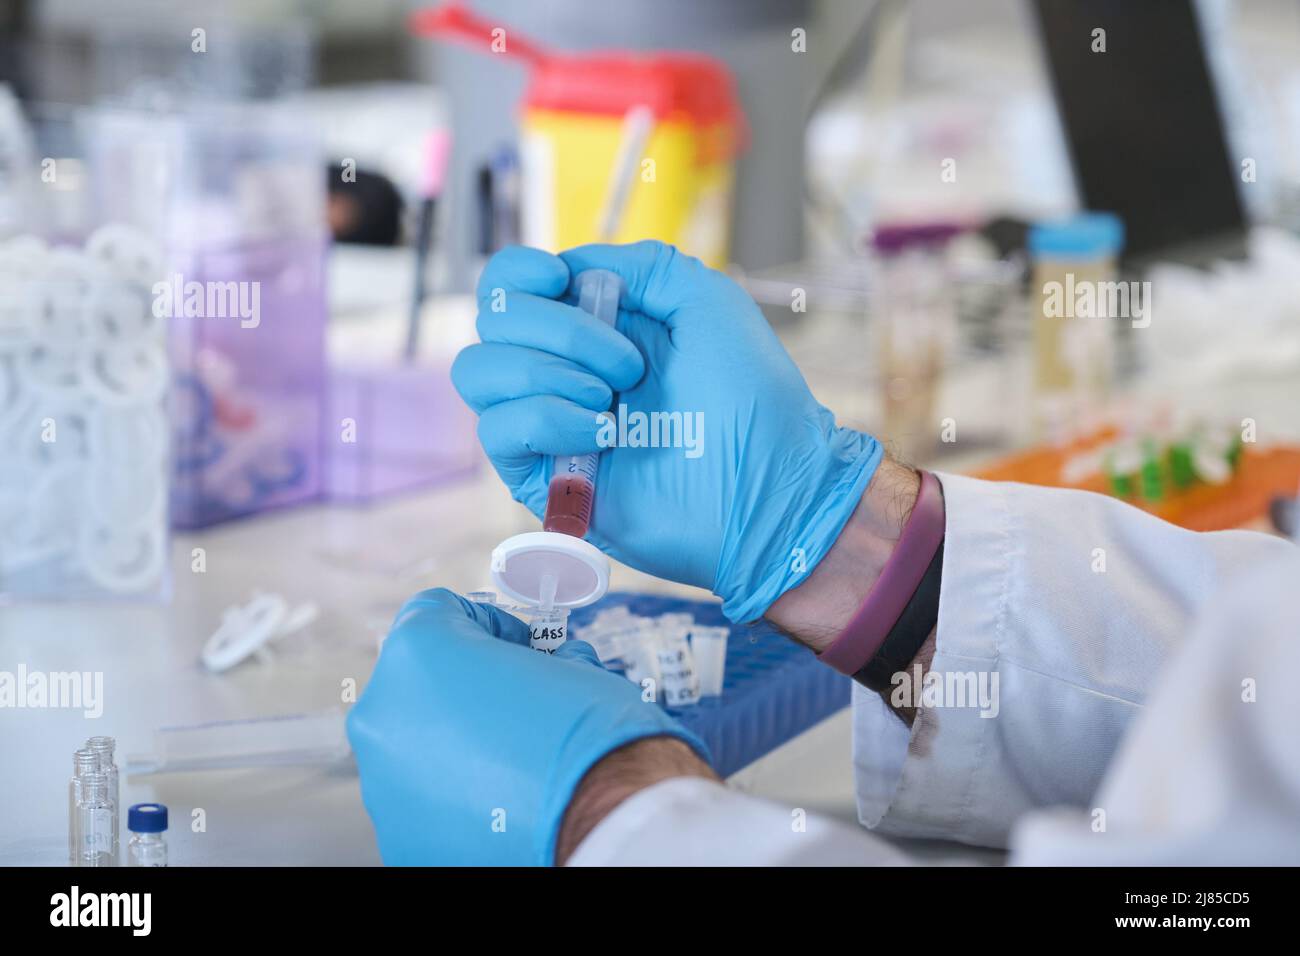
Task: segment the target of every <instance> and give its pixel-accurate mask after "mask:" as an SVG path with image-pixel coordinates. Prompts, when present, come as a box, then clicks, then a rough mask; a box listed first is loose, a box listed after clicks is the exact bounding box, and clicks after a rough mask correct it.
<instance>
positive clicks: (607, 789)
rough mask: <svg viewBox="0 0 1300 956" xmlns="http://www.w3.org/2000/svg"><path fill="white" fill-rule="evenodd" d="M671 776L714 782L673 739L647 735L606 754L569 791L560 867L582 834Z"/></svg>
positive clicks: (700, 763)
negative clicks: (640, 793) (570, 793)
mask: <svg viewBox="0 0 1300 956" xmlns="http://www.w3.org/2000/svg"><path fill="white" fill-rule="evenodd" d="M674 777H702V778H704V779H706V780H717V779H718V776H717V774H715V773H714V772H713V770H712V768H710V767H709V765H708V764H706V763H705V762H704V761H703V760H701V759H700V758H699V757H698V756H696V754H695V751H693V750H692V749H691V748H690V747H689V746H687V745H686V744H685V743H684V742H683V741H681V740H678V739H677V738H675V737H646V738H643V739H641V740H635V741H633V742H632V743H630V744H626V745H624V746H622V747H620V748H618V749H617V750H613V751H611V752H609V753H607V754H606V755H605V756H604V757H602V758H601V759H600V760H599V761H597V762H596V763H595V764H594V765H593V766H592V768H591V769H590V770H588V771H587V773H586V775H585V776H584V777H583V778H582V781H581V782H580V783H579V784H578V789H577V790H575V791H574V792H573V798H572V799H571V800H570V801H569V806H568V809H567V810H565V812H564V819H563V821H561V823H560V835H559V839H558V840H557V841H556V847H555V862H556V864H557V865H559V866H563V865H564V864H565V863H566V862H567V861H568V859H569V857H570V856H572V855H573V851H574V850H576V849H577V848H578V845H579V844H580V843H582V841H583V840H584V839H586V837H587V834H589V833H590V832H591V831H592V830H594V829H595V828H596V825H597V824H599V823H600V822H601V821H602V820H604V819H605V817H607V816H609V814H610V813H611V812H613V810H614V808H615V807H617V806H618V805H619V804H620V803H622V802H623V801H624V800H626V799H627V798H628V797H630V796H632V795H633V794H635V793H637V792H639V791H641V790H644V789H645V788H646V787H650V786H653V785H654V784H656V783H661V782H662V781H664V780H671V779H672V778H674Z"/></svg>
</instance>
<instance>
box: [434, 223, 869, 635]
mask: <svg viewBox="0 0 1300 956" xmlns="http://www.w3.org/2000/svg"><path fill="white" fill-rule="evenodd" d="M587 269H609V270H611V271H613V272H616V273H618V275H619V276H621V277H622V279H623V281H624V283H625V285H626V290H625V292H624V297H623V300H622V303H621V304H622V308H621V309H620V311H619V316H618V331H617V332H615V331H614V330H612V329H610V328H608V327H606V326H604V325H602V324H601V323H600V322H599V321H598V320H596V319H595V318H593V317H591V316H589V315H587V314H585V313H584V312H582V311H581V310H580V309H578V308H576V307H575V306H574V305H572V304H570V303H572V302H573V296H572V290H571V279H572V277H573V276H575V275H577V274H578V273H580V272H583V271H585V270H587ZM478 300H479V316H478V332H479V337H480V338H481V339H482V342H481V343H480V344H478V345H472V346H470V347H469V348H467V349H465V350H464V351H463V352H462V353H461V354H460V356H459V357H458V358H457V360H456V364H455V366H454V367H453V369H452V378H453V380H454V382H455V383H456V387H457V389H459V391H460V393H461V395H462V396H463V397H464V399H465V401H466V402H467V403H468V404H469V405H470V407H471V408H473V409H474V411H475V412H477V413H478V414H479V416H480V418H479V428H478V431H479V438H480V440H481V441H482V443H483V447H484V449H485V450H486V451H487V453H488V456H489V457H490V458H491V459H492V463H493V465H495V466H496V470H497V472H498V473H499V474H500V475H501V478H502V479H503V480H504V481H505V483H506V485H507V486H508V487H509V488H510V492H511V494H512V495H513V496H514V497H515V499H516V500H518V501H521V502H523V503H524V504H525V505H526V506H527V507H528V508H529V509H530V510H531V511H532V512H533V513H534V514H536V515H538V516H539V517H540V516H541V515H542V512H543V511H544V509H545V507H546V490H547V482H548V481H549V479H550V472H551V459H550V456H551V455H555V454H579V453H583V452H590V451H596V450H597V449H598V447H599V446H598V442H597V437H598V422H597V414H596V413H597V412H600V411H603V410H605V409H607V408H608V407H609V404H610V396H611V392H612V391H617V392H618V399H619V402H620V403H622V404H624V405H626V406H627V409H628V413H629V421H631V416H633V415H635V413H637V412H641V413H645V414H647V415H648V414H649V413H652V412H668V413H671V412H681V413H683V414H685V415H690V416H691V417H692V419H694V417H695V413H697V412H698V413H702V414H703V424H704V428H703V444H702V445H701V446H700V448H699V455H698V457H687V454H686V451H687V450H686V449H683V448H647V447H640V448H633V447H619V448H616V449H614V450H611V451H608V452H606V453H605V454H603V455H601V462H600V473H599V476H598V487H597V489H596V510H595V515H594V517H593V520H592V528H591V531H590V532H589V534H588V538H589V539H590V540H591V542H592V543H593V544H595V545H596V546H597V547H599V548H601V549H602V550H603V551H606V552H608V553H609V554H610V555H611V556H612V557H614V558H617V559H618V560H619V561H622V562H624V563H625V564H629V565H631V566H632V567H634V568H638V569H640V570H642V571H646V572H649V573H650V574H654V575H656V576H658V577H663V578H669V579H671V580H674V581H681V582H683V583H686V584H694V585H697V586H699V587H704V588H708V589H709V590H711V591H712V592H713V593H714V594H716V595H718V596H719V597H720V598H722V600H723V611H724V612H725V613H726V615H727V616H728V617H729V618H730V619H731V620H733V621H750V620H753V619H755V618H758V617H761V616H762V615H763V613H764V612H765V611H766V610H767V608H768V607H769V606H770V605H771V604H772V602H773V601H775V600H776V599H777V598H778V597H780V596H781V595H782V594H784V593H785V592H786V591H787V590H789V589H790V588H792V587H794V586H795V585H797V584H798V583H799V582H800V581H802V580H803V578H804V577H806V576H807V575H808V574H809V573H810V572H811V571H812V569H813V568H814V567H815V566H816V565H817V563H818V562H819V561H820V560H821V559H822V557H823V556H824V555H825V554H826V552H827V551H828V550H829V549H830V546H831V545H832V544H833V543H834V542H835V539H836V538H837V537H838V536H839V533H840V530H841V528H843V526H844V524H845V522H846V521H848V519H849V516H850V515H851V514H852V513H853V509H854V507H855V506H856V505H857V503H858V499H859V498H861V496H862V494H863V492H864V491H865V489H866V487H867V483H868V482H869V481H870V480H871V476H872V475H873V474H874V473H875V470H876V467H877V465H879V463H880V459H881V456H882V449H881V446H880V444H879V443H878V442H877V441H876V440H875V439H874V438H872V437H871V436H870V435H866V434H863V433H861V432H857V431H853V430H851V429H848V428H840V427H837V426H836V424H835V416H834V415H833V414H831V412H830V411H829V410H828V409H826V408H824V407H822V406H821V405H819V404H818V403H817V401H816V400H815V399H814V398H813V396H812V393H811V392H810V391H809V390H808V386H807V384H806V383H805V382H804V380H803V376H802V375H800V373H799V369H798V368H796V367H795V364H794V362H792V361H791V359H790V356H789V355H787V354H786V351H785V349H784V348H783V347H782V345H781V343H780V341H779V340H778V339H777V337H776V335H775V333H773V332H772V329H771V327H770V326H769V325H768V324H767V321H766V320H765V319H764V318H763V314H762V313H761V312H760V311H759V309H758V306H757V305H755V304H754V302H753V300H752V299H750V297H749V296H748V295H746V294H745V292H744V290H742V289H741V288H740V287H739V286H738V285H736V284H735V283H734V282H732V281H731V280H730V279H729V278H727V277H726V276H724V275H723V274H722V273H720V272H715V271H714V270H712V269H709V268H707V267H706V266H705V265H704V264H703V263H701V262H700V261H699V260H697V259H693V258H691V257H689V256H686V255H684V254H682V253H680V252H678V251H677V250H675V249H674V248H672V247H671V246H666V245H664V244H662V243H659V242H639V243H636V244H635V245H630V246H583V247H581V248H578V249H573V250H570V251H569V252H565V253H562V254H561V255H560V256H553V255H549V254H548V253H545V252H541V251H540V250H537V249H526V248H518V247H516V248H510V249H506V250H503V251H502V252H500V253H498V254H497V255H496V256H494V257H493V258H492V260H491V261H490V262H489V263H488V264H487V267H486V268H485V269H484V271H483V276H482V278H481V279H480V280H479V287H478Z"/></svg>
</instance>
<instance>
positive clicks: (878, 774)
mask: <svg viewBox="0 0 1300 956" xmlns="http://www.w3.org/2000/svg"><path fill="white" fill-rule="evenodd" d="M941 477H942V481H943V487H944V494H945V499H946V502H947V514H948V518H947V541H946V545H945V553H944V567H943V590H942V593H941V595H940V601H939V624H938V631H937V634H936V640H937V650H936V654H935V658H934V663H933V665H932V670H933V671H934V672H936V673H944V674H946V673H955V672H969V673H978V672H981V671H983V672H985V673H986V675H990V679H988V680H986V685H987V686H991V675H992V674H994V673H996V675H997V681H998V684H997V686H998V695H997V698H996V700H997V708H996V709H997V713H996V716H991V717H989V716H980V714H981V709H980V708H979V707H978V706H977V705H976V706H966V707H936V708H930V709H923V710H922V711H921V712H920V714H919V715H918V718H917V720H916V723H915V726H914V727H913V728H911V729H909V728H908V727H907V726H906V725H904V724H903V723H902V722H901V721H900V720H899V719H898V718H897V717H895V716H894V715H893V714H892V712H890V711H889V710H888V708H887V707H886V706H885V704H884V702H883V701H882V700H881V699H880V698H879V697H878V696H877V695H875V694H872V693H869V692H867V691H865V690H863V689H862V688H860V687H856V686H855V687H854V694H853V722H854V727H853V737H854V740H853V761H854V768H855V771H856V786H857V803H858V816H859V819H860V820H861V822H862V823H863V824H864V825H865V826H866V827H868V828H870V829H871V830H874V831H876V833H880V834H888V835H894V836H913V837H937V838H943V839H948V840H957V841H962V842H965V843H970V844H976V845H981V846H993V847H1009V848H1010V851H1011V853H1010V861H1011V862H1012V863H1018V864H1031V865H1034V864H1136V863H1142V864H1292V865H1294V864H1300V738H1297V733H1298V732H1300V693H1297V691H1296V690H1295V688H1294V683H1295V681H1296V678H1297V676H1298V675H1300V601H1297V599H1296V595H1297V592H1300V551H1298V550H1297V549H1296V548H1295V547H1294V546H1292V545H1291V544H1289V543H1288V542H1285V541H1283V540H1281V539H1277V538H1272V537H1269V536H1267V535H1261V534H1255V533H1251V532H1241V531H1227V532H1218V533H1214V534H1196V533H1193V532H1190V531H1185V530H1183V529H1180V528H1176V527H1174V526H1172V525H1169V524H1166V523H1164V522H1162V521H1159V520H1157V519H1155V518H1152V517H1150V516H1148V515H1146V514H1144V513H1143V512H1140V511H1138V510H1136V509H1134V508H1130V507H1128V506H1126V505H1124V504H1122V503H1120V502H1118V501H1115V500H1113V499H1110V498H1106V497H1103V496H1100V495H1094V494H1089V493H1084V492H1076V491H1064V490H1059V489H1049V488H1037V487H1030V486H1025V485H1014V484H1001V483H989V482H982V481H977V480H975V479H971V478H964V477H961V476H955V475H944V476H941ZM1103 568H1104V570H1102V569H1103ZM989 711H991V708H986V709H985V712H986V713H987V712H989ZM906 862H908V860H907V858H906V856H905V855H904V854H903V853H902V852H900V851H899V850H898V849H896V848H895V847H894V846H893V845H891V844H890V843H888V842H886V841H884V840H881V839H879V838H878V837H877V836H875V835H874V834H872V833H868V832H865V831H863V830H857V829H853V828H851V827H847V826H844V825H842V824H839V823H835V822H832V821H828V820H824V819H820V818H816V817H813V816H808V817H807V818H806V820H805V819H804V818H803V817H802V816H801V815H800V814H799V813H797V812H792V809H791V808H790V807H782V806H778V805H776V804H774V803H770V802H767V801H764V800H759V799H756V798H753V797H750V796H746V795H744V794H741V793H737V792H735V791H732V790H728V789H727V788H726V787H724V786H722V785H721V784H715V783H710V782H708V781H704V780H699V779H678V780H670V781H667V782H665V783H661V784H659V785H657V786H655V787H651V788H649V789H647V790H644V791H642V792H640V793H638V794H637V795H635V796H634V797H632V798H631V799H629V800H627V801H625V802H624V803H623V804H621V805H620V806H619V807H617V808H616V809H615V810H614V811H613V812H612V813H611V814H610V815H609V816H608V817H606V818H605V820H604V821H602V822H601V823H600V824H599V825H598V826H597V827H596V828H595V829H594V830H593V831H592V832H591V833H590V834H589V835H588V837H587V838H586V840H584V841H583V843H582V844H581V845H580V846H579V847H578V849H577V850H576V851H575V853H574V855H573V856H572V858H571V859H570V863H571V864H573V865H592V864H594V865H608V864H697V863H698V864H862V865H870V864H898V863H906Z"/></svg>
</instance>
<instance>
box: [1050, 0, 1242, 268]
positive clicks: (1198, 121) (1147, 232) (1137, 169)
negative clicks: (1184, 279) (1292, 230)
mask: <svg viewBox="0 0 1300 956" xmlns="http://www.w3.org/2000/svg"><path fill="white" fill-rule="evenodd" d="M1034 6H1035V7H1036V8H1037V11H1038V19H1039V23H1040V24H1041V27H1042V37H1043V44H1044V47H1045V49H1046V51H1047V61H1048V66H1049V69H1050V72H1051V75H1052V83H1053V86H1054V87H1055V90H1056V101H1057V106H1058V108H1059V110H1060V114H1061V125H1062V127H1063V128H1064V131H1065V136H1066V139H1067V141H1068V147H1069V151H1070V158H1071V160H1072V162H1073V165H1074V175H1075V181H1076V183H1077V184H1078V189H1079V201H1080V203H1081V204H1082V205H1083V207H1084V208H1086V209H1098V210H1106V211H1109V212H1115V213H1118V214H1119V215H1120V216H1121V217H1122V218H1123V220H1124V225H1125V229H1126V248H1125V261H1126V262H1128V263H1130V264H1134V265H1141V264H1143V263H1146V262H1150V261H1153V260H1155V259H1180V260H1183V261H1190V262H1196V263H1202V262H1206V261H1209V260H1212V259H1215V258H1224V257H1239V256H1241V255H1242V254H1243V253H1244V249H1245V229H1246V223H1245V216H1244V214H1243V212H1242V205H1241V197H1240V195H1239V194H1238V192H1237V182H1238V178H1239V173H1240V160H1239V159H1238V158H1234V157H1231V156H1229V154H1228V146H1227V141H1226V137H1225V135H1224V126H1223V118H1222V111H1221V110H1220V107H1219V101H1218V96H1217V94H1216V92H1215V88H1214V83H1213V80H1212V78H1211V76H1210V71H1209V68H1208V66H1207V64H1206V54H1205V45H1204V43H1203V42H1202V34H1201V24H1200V23H1199V22H1198V20H1197V16H1196V12H1195V10H1193V5H1192V3H1191V0H1140V2H1139V0H1035V2H1034ZM1099 28H1100V29H1102V30H1105V31H1106V32H1105V45H1106V49H1105V52H1104V53H1103V52H1093V46H1094V33H1093V31H1094V30H1097V29H1099Z"/></svg>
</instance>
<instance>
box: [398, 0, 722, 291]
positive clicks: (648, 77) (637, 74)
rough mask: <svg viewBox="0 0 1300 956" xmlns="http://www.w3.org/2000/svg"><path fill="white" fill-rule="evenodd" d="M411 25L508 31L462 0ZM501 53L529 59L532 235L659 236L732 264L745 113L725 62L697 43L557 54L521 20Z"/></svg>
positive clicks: (526, 171)
mask: <svg viewBox="0 0 1300 956" xmlns="http://www.w3.org/2000/svg"><path fill="white" fill-rule="evenodd" d="M413 26H414V28H415V29H416V30H417V31H418V32H421V33H429V34H433V35H437V36H448V37H454V38H457V39H460V40H462V41H466V42H469V43H471V44H472V45H474V46H476V47H478V48H480V49H482V50H483V51H484V52H492V51H494V44H500V42H501V38H502V36H505V35H507V33H503V31H502V28H500V27H498V26H495V25H493V24H489V23H487V22H486V21H483V20H479V19H478V18H476V17H474V16H473V15H471V14H469V13H468V12H467V11H466V10H465V9H464V8H462V7H460V6H458V5H454V4H453V5H450V6H444V7H440V8H438V9H435V10H431V11H424V12H421V13H419V14H417V15H416V16H415V18H414V22H413ZM500 52H504V53H505V54H506V55H510V56H514V57H516V58H519V59H522V60H524V61H526V62H527V63H528V65H529V66H530V68H531V70H532V75H531V81H530V83H529V86H528V90H527V92H526V93H525V95H524V99H523V103H522V104H521V106H522V112H521V117H520V135H521V142H520V165H521V169H522V178H523V197H522V208H521V216H522V227H523V239H524V242H526V243H527V244H528V245H533V246H539V247H541V248H543V249H549V250H551V251H559V250H561V249H567V248H569V247H571V246H576V245H581V244H583V243H586V242H598V241H604V242H635V241H637V240H639V239H661V240H663V241H664V242H670V243H672V244H674V245H676V246H677V247H679V248H680V249H682V250H683V251H685V252H688V253H690V254H691V255H695V256H698V257H699V258H700V259H702V260H704V262H706V263H707V264H708V265H710V266H714V267H722V266H725V265H726V264H727V259H728V253H729V240H730V221H731V196H732V182H733V178H734V172H733V171H734V162H735V157H736V154H737V152H738V150H739V148H740V146H741V144H742V141H743V139H744V115H743V113H742V111H741V108H740V103H739V100H738V99H737V97H736V93H735V85H734V83H733V82H732V78H731V74H730V72H729V71H728V70H727V68H726V66H724V65H723V64H722V63H720V62H719V61H717V60H715V59H713V58H711V57H707V56H703V55H697V54H689V53H646V54H639V53H624V52H617V53H591V54H557V53H552V52H549V51H543V50H541V49H540V48H538V47H537V46H535V45H534V44H531V43H529V42H527V41H525V40H521V39H520V38H518V37H517V36H516V34H515V33H514V32H513V31H508V41H506V45H505V46H504V48H503V49H501V50H500Z"/></svg>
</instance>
